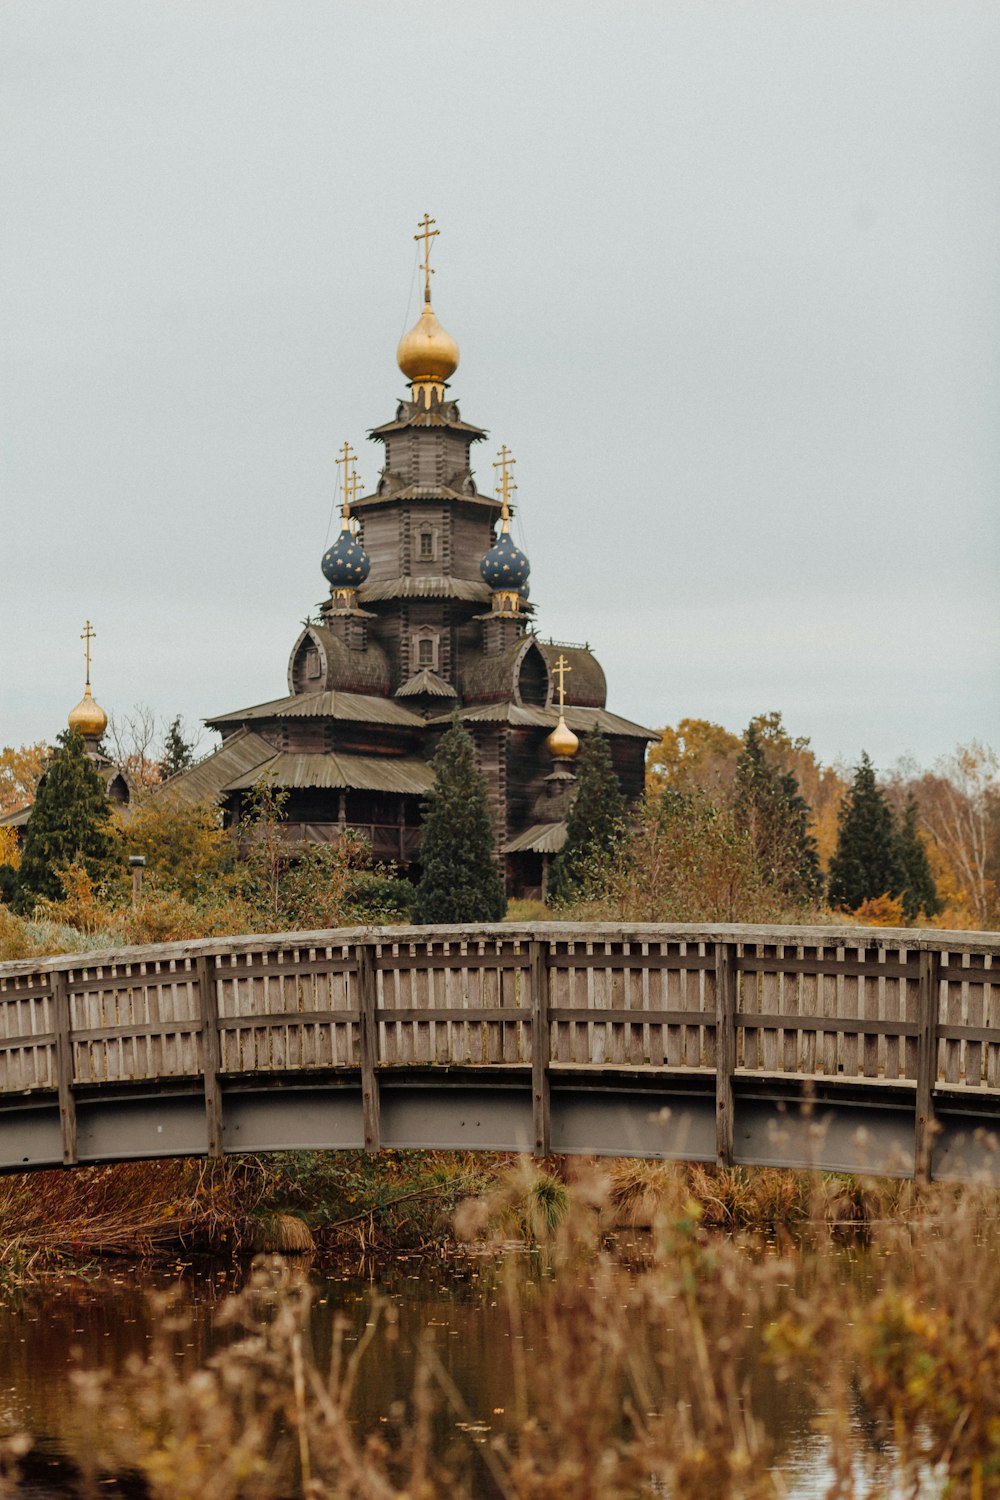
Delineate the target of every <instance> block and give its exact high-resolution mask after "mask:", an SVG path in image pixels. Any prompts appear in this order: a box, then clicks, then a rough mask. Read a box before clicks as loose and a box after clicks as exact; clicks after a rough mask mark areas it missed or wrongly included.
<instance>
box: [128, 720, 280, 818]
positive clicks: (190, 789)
mask: <svg viewBox="0 0 1000 1500" xmlns="http://www.w3.org/2000/svg"><path fill="white" fill-rule="evenodd" d="M273 758H274V746H273V745H269V744H268V742H267V740H265V739H262V738H261V737H260V735H259V734H253V733H252V732H251V731H250V730H249V729H239V730H237V732H236V733H235V734H231V735H230V736H229V738H228V739H227V740H225V741H224V742H223V744H222V745H220V747H219V749H218V750H213V752H212V754H211V755H206V757H205V759H204V760H200V761H199V762H198V764H197V765H194V766H190V767H189V768H188V770H186V771H178V772H177V775H176V776H171V778H170V780H169V781H165V782H164V783H163V785H162V786H161V787H159V788H158V789H157V793H156V795H157V797H162V798H163V799H164V800H166V801H172V802H175V803H179V804H180V805H181V806H183V807H194V806H195V804H196V803H198V802H217V801H219V799H220V798H221V797H222V795H223V794H224V793H225V792H226V791H227V789H228V787H229V783H230V782H231V781H233V780H234V778H236V777H240V776H245V775H247V774H248V773H250V772H254V773H255V774H254V776H253V778H252V779H253V780H256V779H257V776H259V774H260V770H261V767H262V766H264V765H265V764H266V763H267V762H268V761H269V760H272V759H273ZM251 784H252V783H251Z"/></svg>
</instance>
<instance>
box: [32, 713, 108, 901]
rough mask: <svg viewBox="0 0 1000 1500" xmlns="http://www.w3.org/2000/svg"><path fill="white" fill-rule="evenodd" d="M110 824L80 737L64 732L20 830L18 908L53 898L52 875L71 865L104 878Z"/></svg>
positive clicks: (55, 879) (58, 889)
mask: <svg viewBox="0 0 1000 1500" xmlns="http://www.w3.org/2000/svg"><path fill="white" fill-rule="evenodd" d="M110 821H111V807H110V804H109V802H108V799H107V795H106V793H105V791H104V787H103V785H102V783H101V778H100V777H99V776H98V774H97V771H96V770H95V769H94V766H93V763H92V762H91V760H90V758H89V757H88V755H87V752H86V749H85V747H84V743H83V738H82V736H81V735H80V734H79V733H78V732H77V731H76V730H75V729H67V730H65V731H64V732H63V733H62V734H61V735H59V741H58V748H57V749H56V750H55V751H54V752H53V755H52V758H51V760H50V761H49V764H48V769H47V770H46V772H45V774H44V776H43V777H42V780H41V781H40V783H39V786H38V791H37V793H36V795H35V801H34V805H33V807H32V809H31V817H30V818H29V819H28V823H27V827H26V828H25V831H24V849H23V851H22V853H21V865H20V869H19V870H18V879H17V905H18V906H19V907H20V908H21V909H22V910H24V909H26V908H28V907H30V906H31V904H32V902H33V901H34V900H37V899H38V898H39V897H42V896H45V897H48V898H49V899H50V900H58V899H59V897H60V896H61V895H62V885H61V883H60V880H59V874H58V872H59V870H61V869H64V868H65V867H66V866H67V865H68V864H71V863H72V862H73V861H76V862H77V863H79V864H81V865H82V866H83V867H84V869H85V870H86V871H87V873H88V875H90V877H91V878H92V879H93V880H98V879H100V878H101V877H102V876H103V875H105V874H106V873H107V866H108V863H109V861H110V860H111V857H112V854H113V852H114V839H113V836H112V833H111V828H110Z"/></svg>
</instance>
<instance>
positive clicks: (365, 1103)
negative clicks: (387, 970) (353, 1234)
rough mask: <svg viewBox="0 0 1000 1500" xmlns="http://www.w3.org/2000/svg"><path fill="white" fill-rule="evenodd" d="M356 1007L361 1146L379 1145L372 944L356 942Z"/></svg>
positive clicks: (380, 1134) (376, 1018) (376, 992)
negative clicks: (358, 1037)
mask: <svg viewBox="0 0 1000 1500" xmlns="http://www.w3.org/2000/svg"><path fill="white" fill-rule="evenodd" d="M357 952H358V978H357V983H358V1011H359V1013H360V1032H361V1108H362V1112H363V1116H364V1137H365V1150H366V1151H378V1149H379V1147H380V1146H381V1143H382V1141H381V1136H382V1130H381V1119H380V1114H381V1111H380V1101H379V1084H378V1015H377V1008H378V991H377V988H376V980H375V963H376V959H375V945H374V943H359V944H358V950H357Z"/></svg>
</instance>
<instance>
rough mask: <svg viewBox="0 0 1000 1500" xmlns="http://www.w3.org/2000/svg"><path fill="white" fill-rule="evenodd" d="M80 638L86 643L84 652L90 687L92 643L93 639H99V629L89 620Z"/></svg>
mask: <svg viewBox="0 0 1000 1500" xmlns="http://www.w3.org/2000/svg"><path fill="white" fill-rule="evenodd" d="M80 639H81V641H83V642H84V643H85V644H84V648H83V654H84V656H85V657H86V659H87V686H88V687H90V643H91V641H96V640H97V631H96V630H95V629H94V627H93V625H91V623H90V621H89V620H88V621H87V623H86V625H84V627H83V632H82V634H81V636H80Z"/></svg>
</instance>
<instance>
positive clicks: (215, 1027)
mask: <svg viewBox="0 0 1000 1500" xmlns="http://www.w3.org/2000/svg"><path fill="white" fill-rule="evenodd" d="M194 970H195V975H196V976H197V982H198V1007H199V1010H200V1011H201V1062H202V1068H203V1069H204V1074H205V1124H206V1130H207V1135H208V1155H209V1156H210V1157H211V1158H212V1159H213V1160H215V1161H218V1160H219V1159H220V1158H221V1156H222V1149H223V1148H222V1084H221V1083H220V1082H219V1074H220V1072H221V1071H222V1050H221V1048H220V1045H219V996H218V991H217V990H216V978H215V959H214V958H212V957H209V956H208V955H207V954H202V956H201V957H200V958H196V959H195V961H194Z"/></svg>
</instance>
